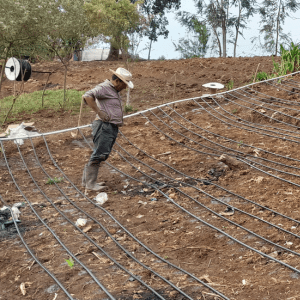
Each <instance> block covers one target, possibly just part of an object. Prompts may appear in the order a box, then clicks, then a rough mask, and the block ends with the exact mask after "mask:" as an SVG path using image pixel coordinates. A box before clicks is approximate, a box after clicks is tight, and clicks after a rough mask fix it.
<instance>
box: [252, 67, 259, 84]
mask: <svg viewBox="0 0 300 300" xmlns="http://www.w3.org/2000/svg"><path fill="white" fill-rule="evenodd" d="M259 65H260V63H259V64H258V65H257V68H256V72H255V75H254V79H253V83H254V82H255V80H256V75H257V71H258V67H259Z"/></svg>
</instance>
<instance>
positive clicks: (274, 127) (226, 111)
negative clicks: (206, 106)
mask: <svg viewBox="0 0 300 300" xmlns="http://www.w3.org/2000/svg"><path fill="white" fill-rule="evenodd" d="M223 98H224V99H225V100H226V101H230V102H233V103H234V104H236V105H239V106H241V107H244V108H246V109H249V110H252V111H255V112H257V113H258V114H260V115H261V116H263V117H267V118H269V119H270V120H273V118H271V117H269V116H266V115H265V114H263V113H261V112H259V111H257V110H255V109H253V108H249V107H247V106H244V105H242V104H238V103H237V102H235V101H232V100H229V99H228V98H226V97H223ZM238 99H239V100H240V98H238ZM212 100H213V101H214V102H215V103H216V104H217V105H218V106H219V107H220V108H221V109H222V110H223V111H224V112H225V113H227V114H228V115H230V116H232V117H234V118H236V119H238V120H241V121H243V122H244V123H248V124H253V122H249V121H247V120H245V119H242V118H241V117H237V116H235V115H233V114H232V113H230V112H229V111H228V110H226V109H224V108H223V107H222V106H221V105H220V104H219V103H218V102H217V101H216V100H215V99H214V97H212ZM204 101H205V100H204ZM205 102H206V101H205ZM223 116H224V115H223ZM224 117H225V116H224ZM276 121H277V122H279V123H282V124H284V125H288V126H292V127H295V128H296V129H297V130H298V129H299V127H297V126H295V125H291V124H289V123H285V122H283V121H279V120H276ZM243 125H245V124H243ZM257 125H258V126H261V127H265V128H272V129H275V130H281V131H286V132H291V133H294V131H291V130H288V129H283V128H280V127H276V126H271V125H264V124H257ZM245 126H249V127H254V128H257V129H260V130H264V131H268V132H274V131H273V130H267V129H263V128H260V127H258V126H250V125H245ZM276 133H278V134H281V135H284V136H290V137H293V138H296V139H300V137H297V136H293V135H287V134H284V133H281V132H276ZM298 143H299V142H298Z"/></svg>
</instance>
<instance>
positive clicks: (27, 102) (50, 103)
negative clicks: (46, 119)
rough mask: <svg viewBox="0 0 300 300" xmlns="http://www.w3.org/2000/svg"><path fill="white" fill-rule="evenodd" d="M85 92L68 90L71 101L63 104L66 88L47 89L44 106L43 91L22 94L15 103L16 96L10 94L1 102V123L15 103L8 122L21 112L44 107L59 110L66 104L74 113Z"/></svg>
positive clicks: (67, 108)
mask: <svg viewBox="0 0 300 300" xmlns="http://www.w3.org/2000/svg"><path fill="white" fill-rule="evenodd" d="M83 93H84V92H79V91H76V90H68V91H67V94H68V98H69V101H66V103H64V104H63V98H64V90H48V91H46V93H45V95H44V97H45V99H44V105H43V106H42V94H43V91H36V92H33V93H30V94H29V93H28V94H22V95H21V96H19V97H18V99H17V100H16V102H15V103H14V105H13V100H14V96H8V97H5V98H3V99H1V102H0V124H2V122H3V120H4V119H5V117H6V114H7V112H8V111H9V110H10V108H11V107H12V105H13V108H12V110H11V112H10V114H9V117H8V118H7V120H6V122H11V121H14V120H16V117H17V116H20V113H28V114H33V113H36V112H38V111H40V110H42V109H43V108H45V109H53V110H54V111H58V110H60V109H61V108H62V105H64V109H65V110H72V112H73V113H75V112H78V113H79V111H80V104H81V100H82V98H81V97H82V95H83Z"/></svg>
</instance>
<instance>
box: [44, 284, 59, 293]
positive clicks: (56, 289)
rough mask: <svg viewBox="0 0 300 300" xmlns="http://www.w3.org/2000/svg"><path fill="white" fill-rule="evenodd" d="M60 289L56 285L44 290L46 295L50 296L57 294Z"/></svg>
mask: <svg viewBox="0 0 300 300" xmlns="http://www.w3.org/2000/svg"><path fill="white" fill-rule="evenodd" d="M59 289H60V287H59V286H58V285H57V284H53V285H51V286H50V287H48V288H47V289H46V293H49V294H52V293H56V292H58V291H59Z"/></svg>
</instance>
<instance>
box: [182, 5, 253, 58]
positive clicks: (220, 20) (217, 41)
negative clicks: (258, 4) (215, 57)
mask: <svg viewBox="0 0 300 300" xmlns="http://www.w3.org/2000/svg"><path fill="white" fill-rule="evenodd" d="M194 2H195V5H196V9H197V14H191V13H188V12H179V13H177V18H178V20H179V21H180V22H181V24H182V25H184V26H187V27H188V28H190V27H191V24H192V23H191V20H193V19H197V20H198V21H199V22H200V23H202V24H205V25H206V26H207V30H208V32H209V33H211V37H212V41H211V48H213V49H215V45H217V49H218V53H219V56H220V57H221V56H223V57H226V56H227V44H228V43H229V42H230V43H234V45H235V46H234V56H235V55H236V45H237V40H238V36H239V35H242V32H241V29H243V28H246V22H247V20H248V18H249V17H250V16H251V15H253V13H254V12H255V7H254V5H255V0H231V1H230V0H207V1H206V2H205V1H202V0H194ZM236 6H238V7H239V10H238V15H236V14H235V11H236V9H235V7H236ZM233 28H235V30H236V34H235V35H234V34H233V31H232V29H233ZM228 36H231V37H233V39H229V38H228Z"/></svg>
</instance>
